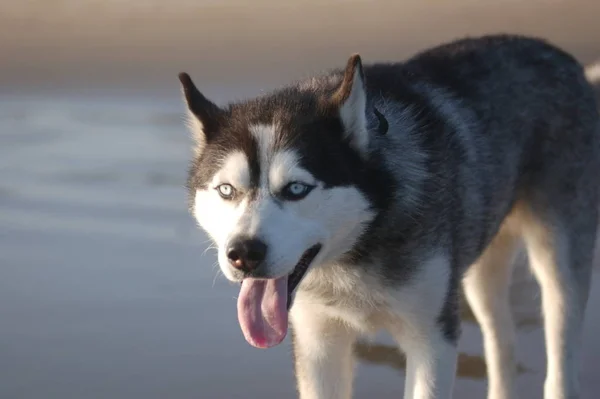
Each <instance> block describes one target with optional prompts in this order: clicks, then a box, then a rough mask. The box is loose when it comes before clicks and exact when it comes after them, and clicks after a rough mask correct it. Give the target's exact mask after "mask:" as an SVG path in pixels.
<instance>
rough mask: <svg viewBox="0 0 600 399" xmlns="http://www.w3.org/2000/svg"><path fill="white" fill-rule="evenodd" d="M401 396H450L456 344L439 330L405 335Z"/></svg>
mask: <svg viewBox="0 0 600 399" xmlns="http://www.w3.org/2000/svg"><path fill="white" fill-rule="evenodd" d="M402 346H403V347H404V348H405V352H406V381H405V386H404V399H450V398H452V390H453V387H454V378H455V374H456V359H457V349H456V345H454V344H453V343H451V342H449V341H448V340H447V339H446V338H445V337H444V336H443V335H442V334H440V333H439V331H430V332H428V333H424V334H422V335H421V334H419V335H414V336H412V337H410V338H408V337H407V336H405V337H404V339H403V345H402Z"/></svg>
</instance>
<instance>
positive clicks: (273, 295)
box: [237, 276, 288, 348]
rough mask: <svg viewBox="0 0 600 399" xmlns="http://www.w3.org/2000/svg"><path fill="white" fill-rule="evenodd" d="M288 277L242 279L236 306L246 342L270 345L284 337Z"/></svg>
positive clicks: (279, 341) (260, 345)
mask: <svg viewBox="0 0 600 399" xmlns="http://www.w3.org/2000/svg"><path fill="white" fill-rule="evenodd" d="M287 280H288V278H287V276H285V277H280V278H277V279H272V280H255V279H249V278H248V279H245V280H244V281H243V282H242V288H241V289H240V296H239V297H238V302H237V309H238V320H239V322H240V327H241V328H242V332H243V333H244V337H245V338H246V341H248V343H249V344H250V345H253V346H255V347H257V348H270V347H272V346H275V345H277V344H279V343H281V341H283V339H284V338H285V336H286V334H287V329H288V312H287V283H288V281H287Z"/></svg>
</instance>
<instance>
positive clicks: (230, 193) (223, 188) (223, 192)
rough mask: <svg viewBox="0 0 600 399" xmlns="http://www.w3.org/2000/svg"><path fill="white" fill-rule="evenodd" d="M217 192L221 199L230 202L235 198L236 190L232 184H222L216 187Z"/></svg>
mask: <svg viewBox="0 0 600 399" xmlns="http://www.w3.org/2000/svg"><path fill="white" fill-rule="evenodd" d="M216 190H217V192H218V193H219V195H220V196H221V198H223V199H226V200H230V199H232V198H233V197H234V196H235V189H234V188H233V186H232V185H231V184H227V183H224V184H220V185H218V186H217V187H216Z"/></svg>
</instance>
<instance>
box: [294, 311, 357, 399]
mask: <svg viewBox="0 0 600 399" xmlns="http://www.w3.org/2000/svg"><path fill="white" fill-rule="evenodd" d="M291 316H292V328H293V343H294V358H295V370H296V380H297V384H298V392H299V394H300V399H350V397H351V396H352V380H353V366H354V365H353V356H352V346H353V343H354V341H355V339H356V336H357V334H356V332H355V331H353V330H352V329H350V328H349V327H348V326H346V325H345V324H343V323H341V322H340V321H339V320H335V319H333V318H331V317H329V316H327V315H326V314H324V313H323V312H322V310H321V308H320V307H319V306H316V305H314V304H313V305H310V304H306V305H305V304H302V303H296V304H294V307H293V309H292V312H291Z"/></svg>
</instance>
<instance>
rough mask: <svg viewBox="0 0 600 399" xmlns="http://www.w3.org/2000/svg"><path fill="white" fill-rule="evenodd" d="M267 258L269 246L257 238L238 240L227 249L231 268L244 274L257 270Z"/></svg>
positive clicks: (241, 238)
mask: <svg viewBox="0 0 600 399" xmlns="http://www.w3.org/2000/svg"><path fill="white" fill-rule="evenodd" d="M266 256H267V245H266V244H265V243H264V242H262V241H260V240H257V239H255V238H248V237H240V238H236V239H234V240H233V241H231V243H230V244H229V248H227V258H228V259H229V263H231V266H233V267H235V268H236V269H239V270H241V271H244V272H251V271H253V270H255V269H256V268H257V267H258V266H259V265H260V264H261V263H262V262H263V261H264V260H265V257H266Z"/></svg>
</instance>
